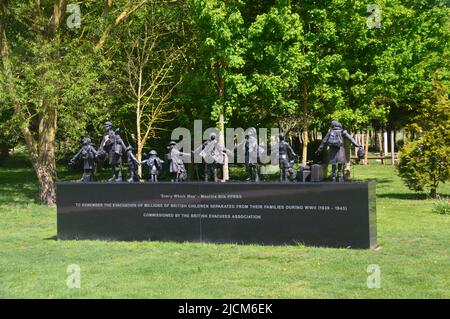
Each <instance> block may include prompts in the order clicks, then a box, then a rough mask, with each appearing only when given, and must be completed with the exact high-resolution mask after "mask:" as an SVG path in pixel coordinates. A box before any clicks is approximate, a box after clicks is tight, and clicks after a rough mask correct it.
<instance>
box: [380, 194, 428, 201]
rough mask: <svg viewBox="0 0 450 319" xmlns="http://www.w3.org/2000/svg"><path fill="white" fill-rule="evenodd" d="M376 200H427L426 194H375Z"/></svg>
mask: <svg viewBox="0 0 450 319" xmlns="http://www.w3.org/2000/svg"><path fill="white" fill-rule="evenodd" d="M377 197H378V198H390V199H401V200H423V199H427V198H429V196H428V195H427V194H422V193H420V194H414V193H384V194H377Z"/></svg>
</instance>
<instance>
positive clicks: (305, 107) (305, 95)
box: [302, 83, 308, 165]
mask: <svg viewBox="0 0 450 319" xmlns="http://www.w3.org/2000/svg"><path fill="white" fill-rule="evenodd" d="M303 116H304V120H303V148H302V165H306V162H307V161H308V86H307V84H306V83H304V84H303Z"/></svg>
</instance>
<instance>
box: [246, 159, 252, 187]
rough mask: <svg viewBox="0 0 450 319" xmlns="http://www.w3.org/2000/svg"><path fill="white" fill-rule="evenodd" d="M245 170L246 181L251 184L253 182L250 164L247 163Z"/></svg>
mask: <svg viewBox="0 0 450 319" xmlns="http://www.w3.org/2000/svg"><path fill="white" fill-rule="evenodd" d="M245 169H246V171H247V179H246V180H245V181H247V182H249V181H251V180H252V166H251V164H250V163H245Z"/></svg>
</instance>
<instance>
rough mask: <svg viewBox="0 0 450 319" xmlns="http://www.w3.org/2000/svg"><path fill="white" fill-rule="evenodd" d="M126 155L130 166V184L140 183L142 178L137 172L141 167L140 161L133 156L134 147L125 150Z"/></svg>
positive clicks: (128, 180)
mask: <svg viewBox="0 0 450 319" xmlns="http://www.w3.org/2000/svg"><path fill="white" fill-rule="evenodd" d="M125 152H126V155H127V164H128V168H129V170H130V173H129V174H130V176H129V178H128V179H127V182H128V183H132V182H139V181H140V180H141V177H140V176H139V174H138V172H137V170H138V166H139V164H140V163H139V161H138V160H137V158H136V157H135V156H134V154H133V147H132V146H128V147H127V148H126V150H125Z"/></svg>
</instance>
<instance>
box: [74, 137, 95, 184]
mask: <svg viewBox="0 0 450 319" xmlns="http://www.w3.org/2000/svg"><path fill="white" fill-rule="evenodd" d="M80 155H81V158H82V159H83V176H82V177H81V179H80V182H93V181H95V175H94V171H95V166H96V159H97V151H96V150H95V149H94V148H93V147H92V146H91V139H90V138H89V137H85V138H84V139H83V146H82V147H81V149H80V151H79V152H78V153H77V154H76V155H75V156H74V157H73V158H72V159H71V160H70V162H69V165H74V164H75V161H76V160H77V158H78V157H79V156H80Z"/></svg>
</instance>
